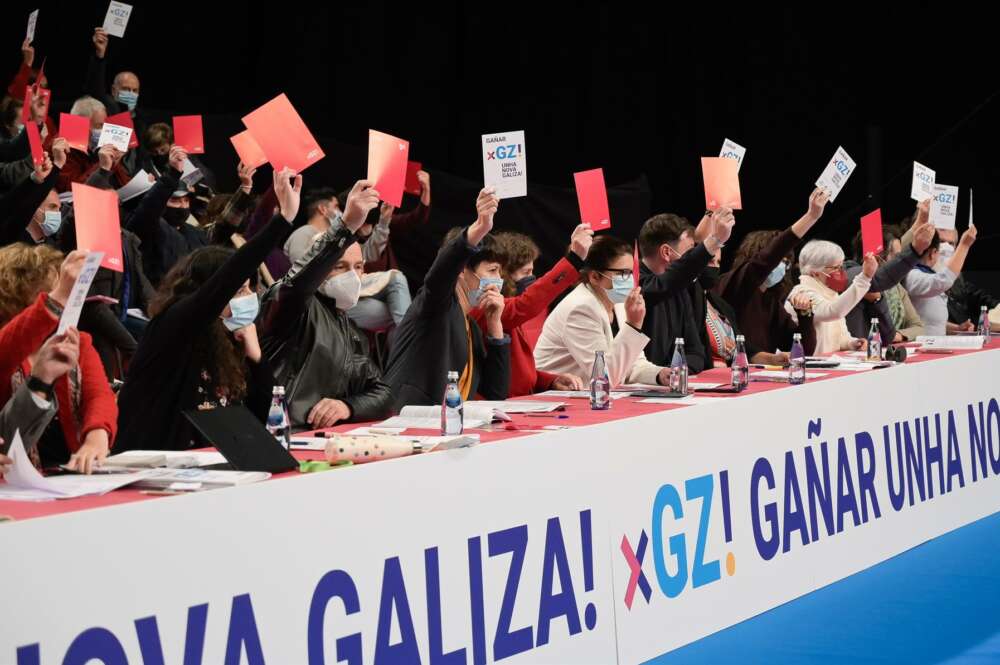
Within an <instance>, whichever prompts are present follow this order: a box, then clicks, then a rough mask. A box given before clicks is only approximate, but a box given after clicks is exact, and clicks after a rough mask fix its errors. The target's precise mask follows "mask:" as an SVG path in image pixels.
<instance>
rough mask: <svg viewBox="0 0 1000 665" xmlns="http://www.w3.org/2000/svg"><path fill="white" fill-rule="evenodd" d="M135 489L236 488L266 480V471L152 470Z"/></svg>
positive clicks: (267, 475) (267, 476)
mask: <svg viewBox="0 0 1000 665" xmlns="http://www.w3.org/2000/svg"><path fill="white" fill-rule="evenodd" d="M145 473H146V474H147V475H145V476H143V477H142V478H141V479H139V481H138V482H136V484H135V486H136V487H141V488H145V489H161V490H164V489H165V490H203V489H218V488H221V487H236V486H238V485H249V484H250V483H259V482H260V481H262V480H267V479H268V478H270V477H271V474H270V473H268V472H266V471H217V470H210V469H153V470H150V471H147V472H145Z"/></svg>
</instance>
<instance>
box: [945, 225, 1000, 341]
mask: <svg viewBox="0 0 1000 665" xmlns="http://www.w3.org/2000/svg"><path fill="white" fill-rule="evenodd" d="M937 232H938V235H939V236H940V237H941V245H940V247H939V256H938V262H937V265H936V266H935V268H936V269H937V270H942V269H943V268H944V267H945V266H946V265H947V263H948V262H949V261H950V260H951V258H952V257H953V256H954V255H955V245H956V244H958V231H957V230H955V229H938V230H937ZM983 305H986V309H989V310H992V309H995V308H996V307H997V305H1000V299H998V298H997V297H996V296H995V295H993V294H992V293H990V292H988V291H986V290H985V289H982V288H980V287H978V286H976V285H975V284H973V283H972V282H970V281H969V280H968V278H967V277H966V276H965V275H963V274H961V273H959V274H958V275H957V276H956V277H955V283H954V284H952V285H951V288H950V289H948V323H947V324H946V328H947V330H948V334H949V335H950V334H952V333H957V332H973V331H974V330H976V329H977V328H978V326H979V315H980V313H981V311H982V310H981V309H980V308H981V307H982V306H983Z"/></svg>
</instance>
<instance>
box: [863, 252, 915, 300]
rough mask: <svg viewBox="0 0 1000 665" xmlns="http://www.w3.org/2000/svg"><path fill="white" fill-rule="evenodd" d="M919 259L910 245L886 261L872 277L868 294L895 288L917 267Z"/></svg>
mask: <svg viewBox="0 0 1000 665" xmlns="http://www.w3.org/2000/svg"><path fill="white" fill-rule="evenodd" d="M919 260H920V257H919V256H917V253H916V252H915V251H913V247H912V246H911V245H907V246H906V249H904V250H903V251H902V252H900V253H899V254H897V255H896V256H895V257H894V258H892V259H890V260H889V261H886V262H885V263H884V264H883V265H882V266H881V267H880V268H879V269H878V270H876V271H875V275H874V276H872V285H871V287H869V289H868V292H869V293H881V292H882V291H886V290H888V289H891V288H892V287H894V286H896V285H897V284H899V283H900V282H902V281H903V279H904V278H905V277H906V276H907V275H908V274H910V271H911V270H913V269H914V268H915V267H916V266H917V262H918V261H919Z"/></svg>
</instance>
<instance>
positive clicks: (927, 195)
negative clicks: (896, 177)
mask: <svg viewBox="0 0 1000 665" xmlns="http://www.w3.org/2000/svg"><path fill="white" fill-rule="evenodd" d="M936 177H937V174H935V173H934V169H931V168H928V167H926V166H924V165H923V164H921V163H920V162H913V183H912V184H911V185H910V198H911V199H913V200H914V201H918V202H919V201H926V200H927V199H933V198H934V183H935V178H936Z"/></svg>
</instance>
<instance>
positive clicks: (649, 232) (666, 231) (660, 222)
mask: <svg viewBox="0 0 1000 665" xmlns="http://www.w3.org/2000/svg"><path fill="white" fill-rule="evenodd" d="M685 231H694V227H693V226H691V222H689V221H688V220H686V219H684V218H683V217H681V216H680V215H675V214H673V213H663V214H660V215H654V216H653V217H650V218H649V219H647V220H646V223H645V224H643V225H642V229H641V230H640V231H639V251H640V252H641V253H642V255H643V256H653V255H654V254H656V252H657V250H659V249H660V245H662V244H664V243H667V244H670V245H672V244H674V243H676V242H677V241H678V240H680V239H681V236H682V235H684V232H685Z"/></svg>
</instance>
